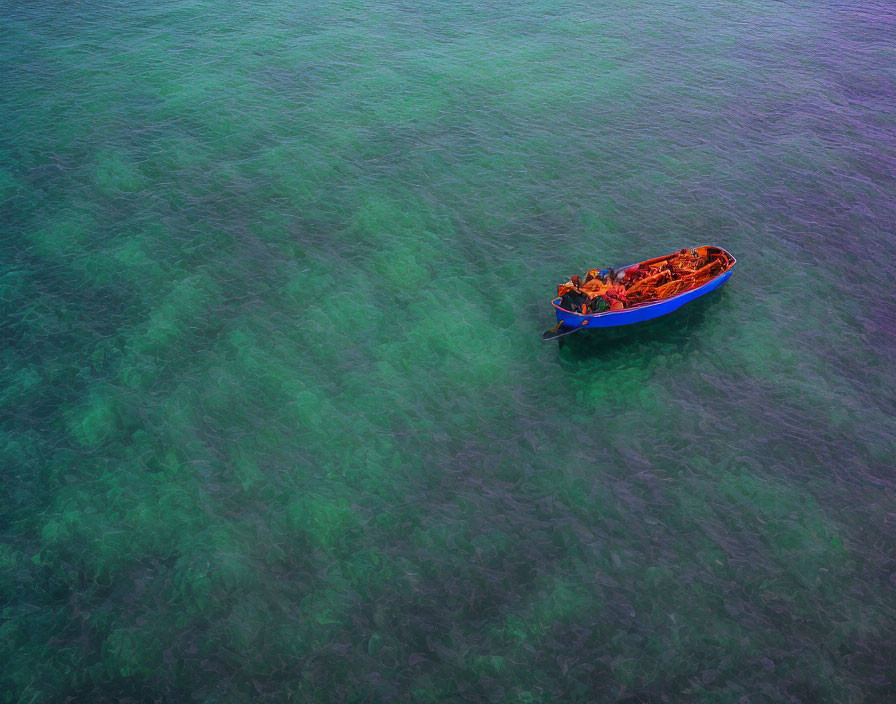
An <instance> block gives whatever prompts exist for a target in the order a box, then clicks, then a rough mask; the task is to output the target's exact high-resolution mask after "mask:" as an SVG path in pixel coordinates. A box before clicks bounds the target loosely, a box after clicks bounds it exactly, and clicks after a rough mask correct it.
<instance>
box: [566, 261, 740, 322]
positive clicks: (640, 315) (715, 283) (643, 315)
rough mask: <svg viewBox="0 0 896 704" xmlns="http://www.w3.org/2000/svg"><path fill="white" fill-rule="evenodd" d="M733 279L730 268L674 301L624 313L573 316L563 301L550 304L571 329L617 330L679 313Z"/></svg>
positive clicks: (668, 299)
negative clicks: (678, 311)
mask: <svg viewBox="0 0 896 704" xmlns="http://www.w3.org/2000/svg"><path fill="white" fill-rule="evenodd" d="M730 278H731V269H728V271H726V272H725V273H724V274H722V275H721V276H719V277H717V278H715V279H713V280H712V281H707V282H706V283H705V284H703V285H702V286H700V287H699V288H695V289H693V290H691V291H685V292H684V293H680V294H678V295H677V296H672V298H667V299H665V300H662V301H657V302H656V303H648V304H647V305H643V306H639V307H637V308H627V309H624V310H613V311H605V312H603V313H588V314H582V313H571V312H570V311H568V310H564V309H563V308H561V307H560V299H559V298H555V299H554V300H553V301H551V303H552V304H553V306H554V309H555V310H556V311H557V322H559V323H562V324H563V325H564V326H565V327H570V328H582V329H588V328H615V327H618V326H620V325H633V324H635V323H643V322H645V321H647V320H653V319H654V318H659V317H661V316H663V315H668V314H669V313H672V312H673V311H676V310H678V309H679V308H681V307H682V306H683V305H685V304H686V303H690V302H691V301H693V300H694V299H697V298H700V296H705V295H706V294H707V293H710V292H711V291H715V290H716V289H717V288H721V287H722V286H724V285H725V283H726V282H727V281H728V279H730Z"/></svg>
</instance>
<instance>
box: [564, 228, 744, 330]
mask: <svg viewBox="0 0 896 704" xmlns="http://www.w3.org/2000/svg"><path fill="white" fill-rule="evenodd" d="M700 247H712V248H713V249H718V250H721V251H722V252H724V253H725V254H726V255H727V256H729V257H731V266H729V267H728V268H727V269H725V271H723V272H722V273H721V274H719V275H718V276H714V277H712V278H711V279H710V280H709V281H707V282H706V283H705V284H702V285H701V286H698V287H697V288H692V289H691V290H690V291H682V292H681V293H676V294H675V295H674V296H669V298H662V299H660V300H658V301H652V302H651V303H642V304H641V305H639V306H632V307H631V308H623V309H622V310H605V311H603V312H602V313H576V312H575V311H574V310H567V309H566V308H561V307H560V306H559V305H557V301H559V300H560V296H557V298H555V299H553V300H552V301H551V305H552V306H554V308H556V309H557V310H561V311H563V312H564V313H567V314H569V315H577V316H578V317H580V318H604V317H607V316H610V315H619V314H620V313H628V312H629V311H633V310H643V309H644V308H650V306H658V305H660V304H663V303H668V302H669V301H674V300H675V299H676V298H679V297H680V296H686V295H687V294H689V293H694V291H699V290H700V289H701V288H705V287H706V286H709V284H711V283H712V282H713V281H716V280H717V279H719V278H720V277H722V276H725V274H730V273H731V270H732V269H734V265H735V264H737V259H736V258H735V257H734V255H733V254H731V252H729V251H728V250H727V249H725V248H724V247H719V246H717V245H714V244H701V245H699V246H697V247H688V249H700ZM673 254H675V252H671V253H670V254H667V255H665V256H661V257H654V258H653V259H645V260H644V261H643V262H636V263H634V264H628V265H626V266H621V267H619V268H618V269H616V271H627V270H628V269H631V268H632V267H633V266H640V265H641V264H644V263H645V262H651V261H657V260H660V259H666V258H667V257H671V256H672V255H673Z"/></svg>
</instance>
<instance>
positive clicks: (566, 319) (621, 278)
mask: <svg viewBox="0 0 896 704" xmlns="http://www.w3.org/2000/svg"><path fill="white" fill-rule="evenodd" d="M679 262H680V263H682V266H679ZM689 263H693V264H692V266H691V268H688V266H687V265H688V264H689ZM736 263H737V260H736V259H735V258H734V257H733V256H732V255H731V254H730V253H729V252H727V251H725V250H724V249H722V248H721V247H716V246H712V245H704V246H701V247H695V248H692V249H681V250H678V251H677V252H673V253H671V254H667V255H665V256H662V257H656V258H654V259H648V260H647V261H644V262H639V263H637V264H630V265H628V266H624V267H621V268H619V269H615V270H614V269H603V270H600V271H597V270H592V271H590V272H588V275H587V276H586V279H585V283H584V284H582V285H581V286H580V285H579V280H578V276H575V277H572V279H571V280H570V281H569V282H567V283H566V284H561V285H560V286H559V287H558V296H557V297H556V298H555V299H554V300H552V301H551V305H553V307H554V309H555V311H556V314H557V327H555V328H554V329H553V330H548V331H547V332H545V333H543V334H542V339H543V340H556V339H558V338H561V337H565V336H566V335H571V334H572V333H574V332H579V331H580V330H588V329H594V328H611V327H618V326H621V325H633V324H635V323H642V322H644V321H647V320H653V319H654V318H659V317H660V316H663V315H668V314H669V313H672V312H673V311H676V310H678V309H679V308H681V307H682V306H683V305H685V304H686V303H690V302H691V301H693V300H695V299H697V298H700V297H701V296H705V295H706V294H707V293H710V292H711V291H715V290H716V289H718V288H720V287H722V286H724V285H725V283H726V282H727V281H728V279H729V278H731V272H732V269H733V268H734V265H735V264H736ZM693 267H698V268H693ZM692 269H693V270H692ZM656 281H661V282H663V283H662V284H659V285H658V284H656V283H654V282H656ZM589 287H590V288H589ZM570 289H573V290H574V291H575V293H577V294H578V295H580V296H581V298H580V300H583V301H586V303H583V304H582V306H581V307H580V310H574V308H576V307H577V306H575V305H571V304H570V299H569V297H567V298H566V299H564V296H563V293H564V291H569V290H570ZM594 292H603V295H600V296H599V298H602V299H604V301H610V308H609V309H608V310H600V311H598V312H591V311H593V310H594V309H595V306H594V305H592V304H593V303H594V301H597V302H598V303H601V301H600V300H598V296H595V295H593V293H594ZM616 292H618V294H617V293H616ZM627 293H632V294H633V295H631V296H630V300H626V295H625V294H627ZM589 296H590V298H589ZM651 296H652V298H651ZM564 303H565V305H566V307H564V306H563V305H562V304H564ZM601 305H604V304H601Z"/></svg>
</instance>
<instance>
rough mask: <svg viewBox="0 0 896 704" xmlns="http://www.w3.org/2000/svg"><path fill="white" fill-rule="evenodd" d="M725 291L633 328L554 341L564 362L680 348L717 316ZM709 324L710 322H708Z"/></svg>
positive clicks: (598, 330) (582, 333) (603, 330)
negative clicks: (708, 320)
mask: <svg viewBox="0 0 896 704" xmlns="http://www.w3.org/2000/svg"><path fill="white" fill-rule="evenodd" d="M726 293H727V292H726V291H724V290H723V291H718V292H716V293H715V295H709V296H705V297H703V298H699V299H697V300H696V301H692V302H691V303H689V304H687V305H685V306H683V307H682V308H680V309H679V310H677V311H675V312H674V313H672V314H671V315H667V316H663V317H662V318H656V319H654V320H648V321H646V322H643V323H635V324H634V325H625V326H622V327H614V328H595V329H593V330H582V331H580V332H577V333H575V334H572V335H567V336H566V337H561V338H559V339H558V340H557V348H558V350H559V351H561V352H562V357H563V358H565V359H567V360H574V359H585V358H588V359H593V358H595V357H606V358H610V357H613V356H617V355H624V354H630V353H632V352H634V351H635V350H640V351H647V350H649V349H651V348H659V347H668V346H670V345H673V346H675V347H679V346H684V345H685V344H687V343H688V342H689V341H690V340H691V339H692V338H693V337H694V336H695V335H699V334H700V330H701V328H703V327H704V326H705V325H706V323H707V319H709V318H711V317H712V316H716V315H719V314H721V313H722V312H723V311H722V310H720V309H722V308H725V307H726V306H725V305H724V303H725V299H726V298H727V295H726ZM710 322H711V321H710Z"/></svg>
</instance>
